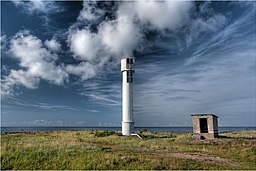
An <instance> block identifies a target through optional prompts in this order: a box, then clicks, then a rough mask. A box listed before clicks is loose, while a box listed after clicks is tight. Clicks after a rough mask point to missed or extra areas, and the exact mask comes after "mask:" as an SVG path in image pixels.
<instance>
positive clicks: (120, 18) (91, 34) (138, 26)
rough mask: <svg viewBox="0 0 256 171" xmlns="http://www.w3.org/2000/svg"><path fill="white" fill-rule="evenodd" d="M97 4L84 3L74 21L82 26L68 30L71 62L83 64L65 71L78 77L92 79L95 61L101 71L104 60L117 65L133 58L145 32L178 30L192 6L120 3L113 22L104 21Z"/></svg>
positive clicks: (139, 47) (165, 3) (184, 22)
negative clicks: (82, 25) (76, 60)
mask: <svg viewBox="0 0 256 171" xmlns="http://www.w3.org/2000/svg"><path fill="white" fill-rule="evenodd" d="M97 3H101V2H87V1H84V4H83V9H82V10H81V11H80V14H79V17H78V23H81V22H82V23H83V24H84V27H83V28H80V27H78V25H79V24H77V23H75V24H74V25H72V26H71V27H70V30H69V36H68V44H69V46H70V50H71V52H72V53H73V54H74V58H75V59H78V60H82V62H86V63H83V64H80V65H77V66H72V67H68V70H69V71H70V72H71V73H74V72H75V73H76V75H79V71H80V75H81V76H82V77H83V76H84V75H92V73H94V72H92V68H95V69H98V68H100V67H98V64H96V62H95V61H97V63H102V65H101V66H102V67H103V66H104V64H106V63H107V62H108V60H107V59H112V60H113V59H114V60H115V61H116V64H117V63H119V60H120V59H121V58H124V57H127V56H133V52H134V51H135V50H141V49H143V47H144V45H145V41H146V39H147V37H146V34H147V33H148V32H149V31H152V30H156V31H159V32H162V31H164V30H170V31H175V30H176V29H178V28H180V27H182V26H183V25H184V24H186V21H187V20H188V19H189V11H190V9H191V7H192V6H193V5H192V4H193V3H192V2H180V1H178V2H173V1H163V2H157V1H150V2H147V1H138V2H137V1H135V2H122V3H119V4H118V8H116V9H115V11H112V12H113V13H114V14H115V17H113V19H109V18H107V17H106V18H105V19H104V17H102V16H103V15H104V11H103V9H100V8H97ZM96 21H97V22H96ZM85 23H87V24H85ZM88 23H90V24H88ZM92 23H97V25H96V26H95V27H96V28H97V29H95V27H94V29H91V24H92ZM89 63H90V64H89ZM85 64H86V65H87V68H88V74H86V69H81V66H82V65H85ZM89 66H90V67H89ZM75 67H78V69H75ZM86 77H88V76H86Z"/></svg>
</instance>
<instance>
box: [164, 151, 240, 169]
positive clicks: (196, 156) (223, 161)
mask: <svg viewBox="0 0 256 171" xmlns="http://www.w3.org/2000/svg"><path fill="white" fill-rule="evenodd" d="M168 155H169V156H172V157H176V158H182V159H191V160H200V161H204V162H209V163H215V164H223V165H229V166H233V167H236V168H241V167H242V166H241V165H240V164H239V163H236V162H233V161H230V160H228V159H224V158H220V157H212V156H208V155H206V154H188V153H168Z"/></svg>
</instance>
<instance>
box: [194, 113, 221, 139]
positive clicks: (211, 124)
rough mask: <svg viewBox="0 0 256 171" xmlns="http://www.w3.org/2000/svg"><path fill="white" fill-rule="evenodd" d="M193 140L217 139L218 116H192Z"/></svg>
mask: <svg viewBox="0 0 256 171" xmlns="http://www.w3.org/2000/svg"><path fill="white" fill-rule="evenodd" d="M191 116H192V124H193V138H194V139H198V140H199V139H214V138H217V137H218V116H216V115H214V114H193V115H191Z"/></svg>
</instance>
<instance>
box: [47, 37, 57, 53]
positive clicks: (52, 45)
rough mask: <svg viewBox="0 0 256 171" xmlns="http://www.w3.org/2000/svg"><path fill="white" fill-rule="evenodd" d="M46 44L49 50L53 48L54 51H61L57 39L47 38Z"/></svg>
mask: <svg viewBox="0 0 256 171" xmlns="http://www.w3.org/2000/svg"><path fill="white" fill-rule="evenodd" d="M44 44H45V46H46V47H47V48H48V49H49V50H52V51H53V52H59V51H60V49H61V44H60V42H58V41H57V40H55V39H51V40H46V41H45V42H44Z"/></svg>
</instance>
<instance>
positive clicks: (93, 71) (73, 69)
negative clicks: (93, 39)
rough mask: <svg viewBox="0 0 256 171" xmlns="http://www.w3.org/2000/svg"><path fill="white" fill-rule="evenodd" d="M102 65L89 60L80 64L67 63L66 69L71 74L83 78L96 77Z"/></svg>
mask: <svg viewBox="0 0 256 171" xmlns="http://www.w3.org/2000/svg"><path fill="white" fill-rule="evenodd" d="M99 68H100V67H99V66H97V65H93V64H91V63H88V62H82V63H80V64H79V65H67V66H66V71H67V73H69V74H73V75H78V76H81V78H82V79H83V80H86V79H89V78H92V77H95V76H96V75H97V73H98V72H99V70H98V69H99Z"/></svg>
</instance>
